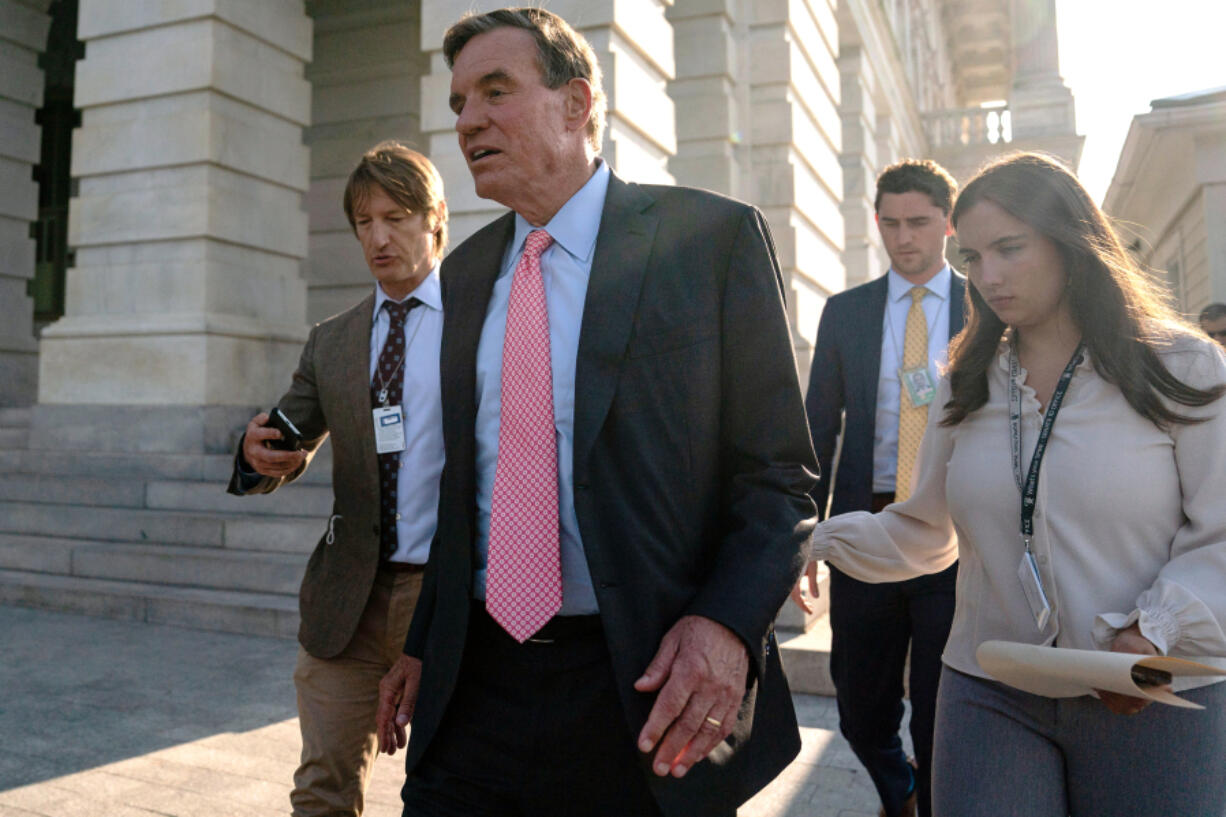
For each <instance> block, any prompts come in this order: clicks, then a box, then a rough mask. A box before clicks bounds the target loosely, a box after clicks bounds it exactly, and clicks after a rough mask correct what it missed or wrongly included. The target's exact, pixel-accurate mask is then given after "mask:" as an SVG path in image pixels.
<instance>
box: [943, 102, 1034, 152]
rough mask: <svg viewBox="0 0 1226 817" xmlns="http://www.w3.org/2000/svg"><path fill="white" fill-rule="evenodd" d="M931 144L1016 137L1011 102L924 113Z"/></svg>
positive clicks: (998, 142)
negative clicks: (1014, 135) (1008, 103)
mask: <svg viewBox="0 0 1226 817" xmlns="http://www.w3.org/2000/svg"><path fill="white" fill-rule="evenodd" d="M923 119H924V130H925V131H927V134H928V142H929V144H930V146H931V147H932V148H934V149H935V148H943V147H952V146H957V145H965V146H972V145H1000V146H1004V145H1006V144H1008V143H1010V142H1012V141H1013V114H1012V112H1011V111H1010V110H1009V106H1008V105H994V106H991V107H980V108H954V109H949V110H943V111H934V112H931V113H926V114H924V115H923Z"/></svg>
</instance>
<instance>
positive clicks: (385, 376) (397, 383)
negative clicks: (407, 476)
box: [370, 298, 421, 561]
mask: <svg viewBox="0 0 1226 817" xmlns="http://www.w3.org/2000/svg"><path fill="white" fill-rule="evenodd" d="M419 304H421V301H419V300H417V299H416V298H410V299H408V300H407V301H404V302H402V303H395V302H394V301H384V302H383V308H384V309H386V310H387V316H388V318H389V319H390V321H391V326H390V327H389V328H388V330H387V340H385V341H384V342H383V350H382V351H381V352H379V362H378V363H377V364H376V365H375V376H374V377H372V378H371V380H370V405H371V406H372V407H374V408H378V407H379V406H382V405H388V406H399V405H401V399H402V398H403V397H404V371H403V366H404V322H405V321H406V320H407V319H408V317H409V311H410V310H411V309H413V307H415V306H418V305H419ZM384 392H386V399H381V398H383V397H384ZM399 475H400V452H399V451H393V452H391V453H389V454H379V558H380V559H381V560H384V561H386V560H387V559H388V558H389V557H390V556H391V555H392V554H393V553H395V552H396V548H397V546H398V540H397V538H396V519H397V517H398V516H399V513H398V512H397V510H396V509H397V503H396V483H397V481H398V479H399Z"/></svg>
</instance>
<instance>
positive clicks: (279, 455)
mask: <svg viewBox="0 0 1226 817" xmlns="http://www.w3.org/2000/svg"><path fill="white" fill-rule="evenodd" d="M279 439H281V432H280V431H278V430H277V429H275V428H269V427H268V413H267V412H263V411H261V412H260V413H259V414H257V415H255V416H254V417H252V418H251V422H250V423H247V434H246V436H244V437H243V459H245V460H247V464H248V465H250V466H251V468H252V470H254V471H255V472H256V473H257V474H259V475H261V476H265V477H284V476H288V475H290V474H292V473H294V471H296V470H298V468H299V467H301V465H302V463H303V462H305V461H306V452H305V451H278V450H276V449H275V448H269V447H268V446H266V445H264V441H265V440H279Z"/></svg>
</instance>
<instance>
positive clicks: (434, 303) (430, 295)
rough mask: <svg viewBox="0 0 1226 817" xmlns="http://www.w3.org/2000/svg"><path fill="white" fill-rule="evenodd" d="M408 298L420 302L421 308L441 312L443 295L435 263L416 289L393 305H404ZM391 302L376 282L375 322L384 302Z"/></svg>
mask: <svg viewBox="0 0 1226 817" xmlns="http://www.w3.org/2000/svg"><path fill="white" fill-rule="evenodd" d="M409 298H416V299H417V300H419V301H421V303H422V305H423V306H427V307H429V308H430V309H433V310H434V311H435V312H442V311H443V293H442V291H441V290H440V289H439V282H438V264H437V263H436V264H435V265H434V267H433V268H432V269H431V270H430V272H429V274H428V275H426V277H425V278H423V279H422V280H421V283H420V284H418V285H417V288H416V289H414V290H413V291H412V292H410V293H409V294H408V295H406V296H404V300H402V301H393V303H404V301H407V300H408V299H409ZM391 300H392V299H391V298H389V297H388V296H387V293H386V292H384V291H383V287H381V286H379V283H378V282H377V281H376V282H375V311H374V317H375V319H376V320H378V318H379V310H380V309H382V308H383V304H384V302H386V301H391Z"/></svg>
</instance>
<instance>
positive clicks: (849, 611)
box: [805, 160, 966, 817]
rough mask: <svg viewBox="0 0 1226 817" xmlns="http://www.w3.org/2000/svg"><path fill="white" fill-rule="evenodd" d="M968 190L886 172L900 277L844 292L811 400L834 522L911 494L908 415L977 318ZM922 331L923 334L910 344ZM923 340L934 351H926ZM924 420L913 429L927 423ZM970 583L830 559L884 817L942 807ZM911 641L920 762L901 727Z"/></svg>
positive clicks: (841, 689) (839, 654) (837, 655)
mask: <svg viewBox="0 0 1226 817" xmlns="http://www.w3.org/2000/svg"><path fill="white" fill-rule="evenodd" d="M956 187H957V184H956V182H955V181H954V180H953V178H952V177H951V176H950V175H949V173H947V172H946V171H945V169H944V168H942V167H941V166H940V165H937V164H936V163H934V162H931V161H916V160H906V161H903V162H899V163H898V164H896V165H892V166H890V167H888V168H886V169H885V171H884V172H883V173H882V174H881V175H880V176H879V177H878V178H877V199H876V202H875V208H876V211H877V228H878V230H879V231H880V233H881V241H882V243H883V244H884V245H885V250H886V253H887V255H889V257H890V269H889V272H887V273H886V274H885V275H883V276H881V277H880V278H877V279H876V280H873V281H870V282H869V283H867V284H863V285H861V286H858V287H854V288H852V289H849V290H847V291H846V292H841V293H839V294H838V295H835V296H833V297H831V298H830V299H829V300H828V301H827V302H826V306H825V308H824V309H823V310H822V316H821V322H820V324H819V325H818V330H817V346H816V348H815V350H814V354H813V369H812V371H811V373H810V375H809V392H808V396H807V398H806V400H805V405H806V408H807V410H808V415H809V429H810V431H811V432H812V435H813V447H814V449H815V450H816V452H817V457H818V462H819V464H820V466H821V475H822V480H821V482H820V483H819V485H818V487H817V488H816V489H815V490H814V493H813V498H814V499H815V500H816V502H817V509H818V515H819V517H818V518H819V519H824V518H825V517H826V513H827V503H828V502H829V503H830V508H829V513H830V514H840V513H846V512H848V511H873V512H876V511H879V510H881V509H882V508H884V507H885V506H886V505H888V504H889V503H891V502H894V501H895V499H896V496H895V494H896V492H897V493H900V494H902V495H905V494H906V493H908V491H909V489H910V476H909V475H910V473H911V468H912V467H913V466H914V461H913V459H914V449H913V447H911V446H907V445H904V446H902V447H901V450H902V457H901V460H900V445H899V431H900V417H901V416H902V415H903V414H904V413H906V412H914V411H920V412H922V414H921V417H926V412H927V403H928V402H930V401H931V399H932V393H933V391H934V389H933V388H932V386H935V383H936V378H937V375H938V365H939V363H940V362H941V361H942V360H943V359H944V358H945V357H946V350H947V347H948V345H949V340H950V339H951V338H952V337H953V336H954V335H955V334H957V333H958V332H959V331H960V330H961V329H962V323H963V297H964V294H965V291H966V279H965V278H964V277H963V276H961V275H958V274H957V273H955V272H953V271H952V270H951V269H950V268H949V265H948V264H947V263H946V261H945V239H946V237H947V236H948V235H949V234H950V227H949V212H950V207H951V203H952V199H953V195H954V191H955V190H956ZM913 304H914V305H915V306H914V307H913ZM913 308H914V310H915V314H914V315H911V312H912V309H913ZM920 310H922V315H921V314H920ZM917 324H918V325H917ZM917 329H918V330H919V334H918V336H916V337H912V338H910V339H908V333H911V332H913V331H915V330H917ZM908 340H910V341H911V342H912V343H911V348H912V349H915V350H916V354H920V355H921V357H920V363H919V365H915V361H910V360H909V361H908V364H909V365H904V357H905V355H904V346H906V345H907V344H908ZM923 345H926V347H927V354H926V356H924V355H922V353H921V352H919V349H920V348H922V346H923ZM925 363H926V365H925ZM920 423H921V424H920V425H918V426H916V425H912V426H910V428H911V429H915V430H917V429H918V428H922V419H921V421H920ZM906 430H907V429H906V428H905V427H904V431H906ZM840 435H841V436H842V450H841V453H840V454H839V461H838V468H837V471H836V470H835V469H834V468H833V467H832V466H833V465H834V462H833V461H834V455H835V450H836V447H837V445H836V444H837V442H838V439H839V437H840ZM903 436H904V437H906V436H907V434H906V433H904V435H903ZM908 454H910V456H908ZM831 473H834V486H833V489H832V488H831V483H830V480H829V478H828V475H830V474H831ZM903 498H904V496H899V497H897V499H898V500H899V501H901V499H903ZM815 575H816V565H809V579H810V588H811V589H812V591H813V592H814V593H816V590H817V588H816V581H815V580H814V576H815ZM956 579H957V565H954V566H953V567H950V568H949V569H947V570H945V571H943V572H941V573H937V574H934V575H931V576H923V577H920V578H918V579H912V580H910V581H904V582H889V583H885V584H868V583H865V582H861V581H858V580H856V579H853V578H851V577H850V576H848V575H846V574H844V573H841V572H839V571H838V570H837V569H836V568H835V567H834V566H833V565H832V566H831V567H830V626H831V629H832V630H833V635H834V638H833V642H832V644H831V648H830V673H831V676H832V677H833V679H834V684H835V689H836V692H837V696H838V705H839V727H840V729H841V730H842V732H843V735H844V736H845V737H846V738H847V740H848V742H849V743H850V744H851V747H852V749H853V750H854V751H855V753H856V756H857V757H858V758H859V759H860V762H861V763H863V764H864V767H865V768H866V769H867V770H868V772H869V775H870V776H871V777H872V779H873V784H874V785H875V786H876V787H877V792H878V794H879V795H880V797H881V803H882V808H881V812H880V814H881V815H882V816H883V817H898V815H906V816H907V817H910V816H911V815H914V814H915V813H916V810H917V808H918V812H919V814H921V815H924V816H925V817H927V815H928V814H929V813H930V805H929V801H930V797H929V790H928V787H929V763H930V761H931V758H932V722H933V716H934V713H935V710H936V694H937V682H938V679H939V677H940V672H941V652H942V650H943V649H944V647H945V639H946V637H947V636H948V635H949V625H950V621H951V620H952V619H953V614H954V584H955V582H956ZM908 645H910V648H911V676H910V691H911V737H912V740H913V742H914V745H915V763H914V764H913V763H911V762H910V761H908V759H907V756H906V754H905V752H904V751H903V748H902V741H901V739H900V738H899V735H898V730H899V727H900V725H901V723H902V715H903V703H902V698H903V670H904V667H905V665H906V661H907V648H908Z"/></svg>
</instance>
